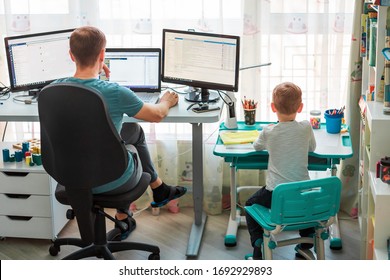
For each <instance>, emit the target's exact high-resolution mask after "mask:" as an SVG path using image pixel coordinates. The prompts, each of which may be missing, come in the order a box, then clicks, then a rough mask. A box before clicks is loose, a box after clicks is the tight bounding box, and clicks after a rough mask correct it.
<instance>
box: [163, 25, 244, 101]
mask: <svg viewBox="0 0 390 280" xmlns="http://www.w3.org/2000/svg"><path fill="white" fill-rule="evenodd" d="M239 60H240V37H238V36H232V35H222V34H212V33H200V32H193V31H181V30H170V29H163V42H162V71H161V79H162V81H163V82H167V83H174V84H183V85H188V86H190V87H193V88H195V89H197V90H196V91H190V92H189V93H188V94H187V96H186V99H187V100H188V101H192V102H207V101H215V100H217V99H218V98H219V94H218V93H217V92H215V91H209V90H226V91H237V90H238V78H239V65H240V63H239Z"/></svg>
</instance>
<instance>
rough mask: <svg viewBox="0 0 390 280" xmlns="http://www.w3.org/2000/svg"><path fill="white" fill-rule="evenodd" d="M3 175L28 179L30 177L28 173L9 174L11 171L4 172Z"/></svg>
mask: <svg viewBox="0 0 390 280" xmlns="http://www.w3.org/2000/svg"><path fill="white" fill-rule="evenodd" d="M2 173H3V174H5V175H7V176H10V177H26V176H27V175H28V172H9V171H3V172H2Z"/></svg>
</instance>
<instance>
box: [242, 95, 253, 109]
mask: <svg viewBox="0 0 390 280" xmlns="http://www.w3.org/2000/svg"><path fill="white" fill-rule="evenodd" d="M241 103H242V107H243V108H244V110H251V109H256V108H257V102H255V101H254V100H253V99H246V96H244V100H241Z"/></svg>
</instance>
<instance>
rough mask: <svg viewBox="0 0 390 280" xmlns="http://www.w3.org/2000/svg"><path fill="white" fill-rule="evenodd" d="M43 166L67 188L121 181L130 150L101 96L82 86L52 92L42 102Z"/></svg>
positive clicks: (44, 93) (66, 85)
mask: <svg viewBox="0 0 390 280" xmlns="http://www.w3.org/2000/svg"><path fill="white" fill-rule="evenodd" d="M38 110H39V121H40V125H41V146H42V164H43V167H44V168H45V170H46V171H47V172H48V173H49V174H50V176H52V177H53V178H54V179H55V180H56V181H57V182H58V183H60V184H61V185H64V186H66V187H67V188H72V187H73V188H77V189H80V188H91V187H94V186H99V185H103V184H105V183H108V182H111V181H113V180H115V179H117V178H119V177H120V176H121V175H122V174H123V172H124V171H125V169H126V167H127V163H128V154H127V150H126V147H125V146H124V144H123V142H122V141H121V138H120V136H119V134H118V133H117V131H116V129H115V126H114V125H113V123H112V121H111V118H110V116H109V114H108V111H107V108H106V105H105V103H104V100H103V98H102V97H101V96H100V94H99V93H98V92H97V91H95V90H93V89H91V88H87V87H85V86H82V85H77V84H74V83H58V84H51V85H48V86H46V87H45V88H44V89H43V90H42V91H41V93H40V95H39V100H38Z"/></svg>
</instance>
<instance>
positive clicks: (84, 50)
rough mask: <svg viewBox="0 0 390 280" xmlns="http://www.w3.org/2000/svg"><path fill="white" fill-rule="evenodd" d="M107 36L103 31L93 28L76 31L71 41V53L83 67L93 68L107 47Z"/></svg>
mask: <svg viewBox="0 0 390 280" xmlns="http://www.w3.org/2000/svg"><path fill="white" fill-rule="evenodd" d="M106 42H107V41H106V36H105V35H104V33H103V32H102V31H100V30H99V29H97V28H96V27H92V26H83V27H79V28H77V29H75V30H74V31H73V32H72V34H71V36H70V39H69V45H70V51H71V52H72V54H73V56H74V57H75V59H76V61H77V63H78V64H79V66H81V67H89V66H93V65H95V63H96V60H97V58H98V56H99V54H100V51H101V50H102V49H104V48H105V47H106Z"/></svg>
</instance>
